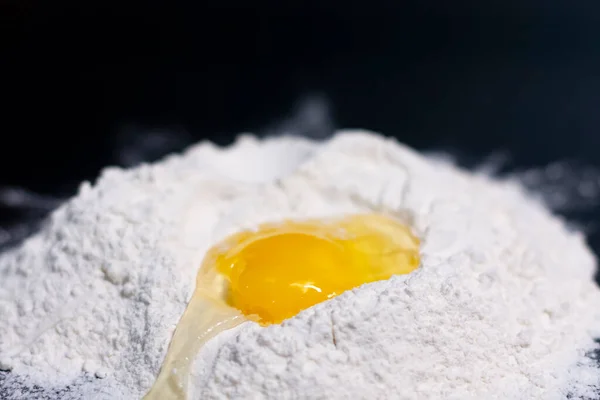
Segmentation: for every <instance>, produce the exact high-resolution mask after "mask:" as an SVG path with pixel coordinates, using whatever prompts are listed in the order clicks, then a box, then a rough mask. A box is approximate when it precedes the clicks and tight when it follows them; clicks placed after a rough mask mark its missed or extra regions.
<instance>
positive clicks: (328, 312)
mask: <svg viewBox="0 0 600 400" xmlns="http://www.w3.org/2000/svg"><path fill="white" fill-rule="evenodd" d="M362 211H379V212H385V213H389V214H391V215H394V216H396V217H397V218H400V219H402V220H403V221H405V222H406V223H408V224H410V226H412V227H413V229H414V231H415V233H416V234H417V235H418V236H419V237H420V238H421V240H422V249H421V259H422V264H421V266H420V268H419V269H418V270H417V271H415V272H414V273H411V274H409V275H406V276H399V277H394V278H392V279H390V280H388V281H383V282H376V283H372V284H368V285H364V286H362V287H360V288H357V289H355V290H352V291H349V292H346V293H345V294H343V295H341V296H339V297H337V298H335V299H332V300H330V301H328V302H325V303H321V304H318V305H316V306H314V307H312V308H310V309H308V310H306V311H304V312H302V313H300V314H299V315H298V316H296V317H294V318H292V319H290V320H288V321H286V322H284V323H283V324H281V325H274V326H270V327H268V328H262V327H260V326H258V325H256V324H254V323H245V324H244V325H242V326H241V327H239V328H237V329H235V330H232V331H229V332H226V333H224V334H222V335H220V336H219V337H217V338H216V339H215V340H213V341H211V342H209V343H208V345H207V346H205V348H204V349H203V350H202V351H201V352H200V354H199V356H198V357H197V359H196V362H195V365H194V371H193V375H194V376H193V379H191V383H192V384H191V387H190V398H194V399H196V398H202V399H220V398H223V399H225V398H257V399H262V398H264V399H270V398H272V399H282V398H283V399H297V398H311V399H321V398H322V399H334V398H340V399H345V398H369V399H372V398H398V399H440V398H444V399H470V398H473V399H480V398H486V399H488V398H489V399H544V400H545V399H563V398H565V396H567V395H568V394H570V395H573V396H575V397H577V396H580V397H581V396H588V397H591V398H595V397H597V395H596V394H594V390H593V387H594V386H595V385H599V384H600V382H599V381H600V370H598V369H597V367H596V366H595V365H594V363H593V361H592V360H590V359H589V358H586V357H585V354H586V352H589V351H591V350H592V349H594V348H595V344H594V341H593V338H594V337H597V336H600V335H599V333H600V317H599V316H598V313H597V312H596V309H597V305H598V304H600V291H599V290H598V288H597V287H596V285H595V284H594V283H593V280H592V276H593V273H594V269H595V259H594V257H593V255H592V254H591V252H590V251H589V249H588V248H587V247H586V245H585V242H584V238H583V236H582V235H581V234H579V233H577V232H574V231H572V230H570V229H567V227H566V225H565V224H564V223H563V222H562V221H560V220H559V219H557V218H555V217H553V216H551V215H550V213H549V212H548V211H547V210H546V209H545V208H544V207H543V206H542V205H541V204H540V203H538V202H536V201H534V200H533V199H532V198H531V197H529V196H528V195H527V194H526V193H524V192H523V190H522V189H521V187H520V186H519V185H518V184H517V183H515V182H506V181H505V182H501V181H495V180H492V179H490V178H488V177H486V176H483V175H474V174H471V173H468V172H466V171H463V170H460V169H458V168H456V167H454V166H452V165H451V164H449V163H446V162H444V161H441V160H437V159H432V158H425V157H423V156H421V155H419V154H417V153H416V152H414V151H413V150H411V149H408V148H406V147H404V146H402V145H400V144H398V143H395V142H393V141H390V140H388V139H385V138H383V137H381V136H378V135H375V134H371V133H368V132H356V131H355V132H340V133H338V134H337V135H335V136H334V137H333V138H332V139H330V140H329V141H326V142H322V143H316V142H312V141H307V140H302V139H298V138H277V139H269V140H266V141H257V140H256V139H254V138H252V137H250V136H244V137H242V138H241V139H240V140H238V142H237V143H236V144H235V145H234V146H233V147H231V148H227V149H220V148H217V147H215V146H213V145H211V144H208V143H201V144H199V145H197V146H194V147H192V148H191V149H189V150H188V151H187V152H186V153H185V154H183V155H180V156H172V157H170V158H168V159H166V160H164V161H163V162H160V163H157V164H154V165H145V166H141V167H138V168H134V169H131V170H120V169H116V168H113V169H107V170H105V171H104V172H103V174H102V176H101V177H100V179H99V180H98V182H97V183H96V185H95V186H94V187H92V186H90V185H89V184H87V183H86V184H83V185H82V186H81V189H80V191H79V194H78V195H77V196H76V197H74V198H73V199H71V200H70V201H68V202H67V203H66V204H64V205H63V206H62V207H60V208H59V209H58V210H57V211H55V212H54V213H53V214H52V216H51V218H49V220H48V221H47V223H46V225H45V227H44V228H43V229H42V230H41V231H40V232H39V233H38V234H36V235H35V236H33V237H32V238H30V239H29V240H27V241H26V242H25V243H24V244H23V245H22V246H21V247H19V248H17V249H15V250H12V251H10V252H7V253H4V254H2V255H0V369H3V370H10V372H9V373H8V374H5V376H4V378H3V379H2V380H0V394H2V395H3V396H5V397H8V398H14V399H17V398H20V397H19V396H21V394H20V392H19V391H18V390H20V388H22V387H33V386H34V385H35V386H37V387H38V389H39V390H37V391H36V392H35V394H34V395H32V396H30V398H35V397H36V396H37V397H39V398H52V395H53V393H54V394H55V397H56V393H57V391H58V390H64V388H65V387H66V386H69V390H66V391H64V393H63V392H61V395H60V398H66V399H69V398H72V399H75V398H86V399H88V398H92V399H112V398H124V399H128V398H139V397H141V396H143V394H144V393H145V392H146V391H147V390H148V389H149V387H150V386H151V385H152V383H153V381H154V378H155V377H156V375H157V373H158V371H159V368H160V366H161V362H162V359H163V357H164V355H165V353H166V349H167V346H168V344H169V339H170V336H171V334H172V333H173V331H174V329H175V326H176V324H177V321H178V320H179V318H180V317H181V315H182V313H183V311H184V309H185V306H186V304H187V301H188V300H189V298H190V297H191V294H192V292H193V289H194V280H195V276H196V272H197V268H198V266H199V265H200V262H201V260H202V257H203V255H204V252H205V251H206V250H207V249H208V248H209V247H210V246H211V245H212V244H213V243H215V242H217V241H218V240H220V239H222V238H224V237H225V236H226V235H228V234H230V233H233V232H235V231H237V230H239V229H244V228H253V227H255V226H256V225H257V224H260V223H263V222H268V221H274V220H279V219H282V218H302V217H319V216H331V215H335V214H341V213H346V212H362ZM0 397H1V396H0Z"/></svg>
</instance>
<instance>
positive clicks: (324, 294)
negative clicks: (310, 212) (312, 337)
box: [202, 214, 419, 324]
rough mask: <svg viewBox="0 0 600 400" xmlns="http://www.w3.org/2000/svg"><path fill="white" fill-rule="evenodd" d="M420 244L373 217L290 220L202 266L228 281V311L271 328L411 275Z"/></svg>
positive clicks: (233, 242)
mask: <svg viewBox="0 0 600 400" xmlns="http://www.w3.org/2000/svg"><path fill="white" fill-rule="evenodd" d="M418 246H419V241H418V239H417V238H416V237H415V236H414V235H413V234H412V233H411V232H410V230H409V228H408V227H407V226H405V225H403V224H402V223H400V222H398V221H396V220H394V219H391V218H389V217H386V216H383V215H378V214H377V215H372V214H369V215H354V216H349V217H345V218H340V219H332V220H309V221H303V222H294V221H287V222H284V223H280V224H267V225H263V226H260V227H259V228H258V230H256V231H245V232H241V233H238V234H236V235H233V236H231V237H230V238H228V239H227V240H226V241H225V243H224V244H223V245H222V246H219V247H217V248H216V249H215V250H213V251H214V253H213V254H212V256H211V257H210V258H209V261H208V265H204V266H203V267H202V268H208V269H215V270H216V271H217V272H218V273H219V274H221V275H222V276H223V277H224V278H225V280H226V282H227V286H228V288H227V290H226V291H225V293H226V295H225V298H226V301H227V303H228V304H229V305H231V306H232V307H234V308H236V309H238V310H240V311H241V312H242V314H244V315H245V316H246V317H248V318H250V319H253V320H255V321H257V322H260V323H262V324H271V323H278V322H281V321H283V320H285V319H287V318H290V317H293V316H294V315H296V314H297V313H298V312H300V311H302V310H304V309H306V308H308V307H311V306H313V305H315V304H317V303H320V302H322V301H324V300H327V299H330V298H332V297H334V296H337V295H339V294H341V293H342V292H344V291H346V290H348V289H352V288H354V287H357V286H360V285H362V284H364V283H368V282H374V281H378V280H382V279H388V278H390V277H391V276H392V275H396V274H406V273H409V272H411V271H413V270H414V269H415V268H417V266H418V265H419V256H418Z"/></svg>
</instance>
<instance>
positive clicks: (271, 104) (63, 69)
mask: <svg viewBox="0 0 600 400" xmlns="http://www.w3.org/2000/svg"><path fill="white" fill-rule="evenodd" d="M46 3H47V4H41V3H39V4H38V3H34V2H30V1H26V0H24V1H12V2H6V1H5V2H4V3H3V4H2V13H0V15H1V17H0V19H1V22H2V25H1V26H2V32H0V43H1V44H2V53H1V54H0V57H1V63H2V69H3V71H4V72H2V77H1V82H0V99H1V100H2V103H0V104H3V105H2V106H1V108H0V117H1V121H0V132H1V135H2V144H1V145H0V185H13V186H14V185H17V186H22V187H25V188H27V189H29V190H32V191H35V192H38V193H42V194H46V195H60V196H64V195H68V194H71V193H73V192H74V190H75V188H76V185H77V184H78V182H80V181H82V180H85V179H87V180H93V179H94V178H95V177H96V176H97V174H98V172H99V170H100V169H101V168H102V167H103V166H105V165H107V164H119V163H123V160H122V158H120V156H119V147H120V146H123V143H125V142H126V141H127V140H128V139H127V138H128V137H129V136H128V135H130V133H131V132H132V131H133V132H138V133H139V132H145V131H149V132H150V131H156V130H159V131H161V132H172V136H173V137H174V138H177V140H174V141H173V143H170V144H169V146H170V147H169V146H166V147H165V149H164V151H167V150H173V149H179V148H182V147H183V146H184V145H185V144H186V143H189V142H192V141H195V140H199V139H204V138H207V139H210V140H214V141H216V142H218V143H221V144H226V143H229V142H231V141H232V140H233V138H234V136H235V135H236V134H237V133H238V132H241V131H257V132H261V129H263V128H264V127H265V126H268V124H271V123H272V122H273V121H275V120H277V119H278V118H281V117H282V116H284V115H286V113H288V112H289V111H290V109H292V108H293V106H294V104H295V102H297V101H298V99H301V98H302V97H303V96H308V95H314V94H317V95H322V96H324V97H323V98H325V99H326V100H327V101H328V103H329V104H330V106H331V109H332V114H333V118H334V122H335V124H336V126H338V127H364V128H369V129H373V130H376V131H381V132H383V133H385V134H387V135H394V136H396V137H398V138H399V139H400V140H401V141H403V142H406V143H408V144H409V145H411V146H414V147H417V148H419V149H426V148H444V149H450V150H453V151H457V152H459V153H461V154H465V155H468V156H470V157H472V158H473V159H481V158H483V157H485V156H486V155H488V154H489V153H491V152H493V151H496V150H505V151H507V152H508V154H510V155H511V157H512V164H511V165H512V167H528V166H542V165H545V164H547V163H549V162H552V161H555V160H558V159H560V160H564V159H567V160H575V161H577V162H578V163H580V164H582V165H596V166H600V156H599V155H598V148H599V145H600V135H599V134H598V130H599V128H600V108H599V107H600V3H597V2H595V1H590V2H584V1H576V2H566V1H564V2H556V1H554V2H553V1H544V2H541V1H540V2H534V1H525V2H514V1H508V2H507V1H504V2H495V1H484V2H475V1H473V2H469V1H462V0H461V1H454V2H442V1H438V2H427V1H412V2H391V1H390V2H383V1H371V2H351V1H346V2H341V1H339V2H310V1H294V2H291V1H288V2H257V1H254V2H242V1H221V2H213V3H197V2H188V3H177V2H171V3H166V4H161V3H158V2H153V1H147V2H144V3H143V4H142V3H134V2H127V1H123V2H110V1H83V2H78V3H66V2H61V1H58V2H46ZM164 151H163V152H164ZM159 153H161V152H160V151H158V153H157V154H150V155H148V158H150V159H153V158H156V157H158V156H159V155H160V154H159ZM0 211H1V212H0V222H2V221H4V223H12V222H13V220H14V218H15V216H17V215H18V213H16V211H15V210H13V209H9V208H6V207H5V208H0ZM585 218H587V219H588V222H589V221H595V220H596V219H598V212H597V210H596V211H594V212H593V213H587V214H586V215H585ZM590 241H591V243H592V245H593V246H594V247H595V248H596V250H598V249H600V239H599V237H598V235H597V234H594V233H592V236H591V238H590Z"/></svg>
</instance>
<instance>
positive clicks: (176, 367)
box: [145, 214, 419, 400]
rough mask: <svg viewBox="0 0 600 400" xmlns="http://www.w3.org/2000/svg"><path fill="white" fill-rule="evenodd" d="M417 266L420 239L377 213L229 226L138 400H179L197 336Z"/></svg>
mask: <svg viewBox="0 0 600 400" xmlns="http://www.w3.org/2000/svg"><path fill="white" fill-rule="evenodd" d="M418 265H419V240H418V239H417V238H416V236H414V235H413V234H412V233H411V231H410V229H409V228H408V226H406V225H405V224H403V223H401V222H400V221H398V220H396V219H394V218H391V217H388V216H385V215H381V214H360V215H350V216H344V217H340V218H331V219H312V220H305V221H284V222H280V223H270V224H264V225H261V226H259V227H258V229H256V230H252V231H242V232H239V233H236V234H234V235H232V236H230V237H228V238H226V239H225V240H224V241H222V242H220V243H218V244H216V245H215V246H213V247H212V248H211V249H210V250H209V251H208V253H207V254H206V256H205V258H204V261H203V263H202V265H201V267H200V269H199V272H198V275H197V278H196V289H195V291H194V294H193V296H192V299H191V300H190V302H189V304H188V306H187V308H186V311H185V313H184V314H183V316H182V318H181V320H180V321H179V323H178V325H177V328H176V330H175V333H174V335H173V338H172V340H171V343H170V346H169V350H168V352H167V355H166V357H165V360H164V362H163V366H162V368H161V371H160V374H159V376H158V378H157V379H156V382H155V384H154V386H153V387H152V389H151V390H150V391H149V392H148V394H147V395H146V396H145V399H148V400H149V399H184V398H185V394H186V391H187V379H188V376H189V369H190V365H191V363H192V361H193V360H194V358H195V356H196V354H197V353H198V351H199V350H200V348H201V347H202V345H203V344H204V343H206V342H207V341H208V340H210V339H211V338H213V337H214V336H216V335H217V334H218V333H220V332H222V331H224V330H226V329H231V328H233V327H235V326H237V325H239V324H241V323H242V322H245V321H248V320H250V321H254V322H257V323H259V324H261V325H269V324H275V323H280V322H282V321H284V320H286V319H288V318H291V317H293V316H295V315H296V314H298V313H299V312H301V311H302V310H305V309H307V308H309V307H311V306H313V305H315V304H318V303H320V302H323V301H325V300H328V299H331V298H332V297H335V296H337V295H339V294H341V293H343V292H344V291H346V290H349V289H352V288H355V287H358V286H360V285H362V284H365V283H369V282H375V281H379V280H384V279H389V278H390V277H391V276H392V275H399V274H407V273H410V272H411V271H413V270H414V269H416V268H417V267H418Z"/></svg>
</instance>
